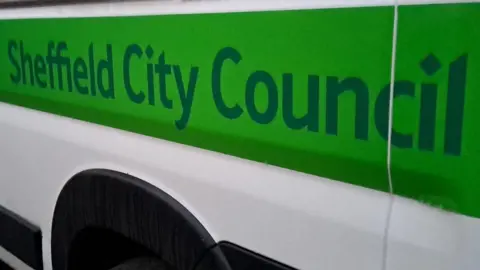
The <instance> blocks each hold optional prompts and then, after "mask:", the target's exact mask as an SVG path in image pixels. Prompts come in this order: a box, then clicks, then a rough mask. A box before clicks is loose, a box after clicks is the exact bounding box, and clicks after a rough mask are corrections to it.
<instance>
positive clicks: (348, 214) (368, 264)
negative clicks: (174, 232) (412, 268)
mask: <svg viewBox="0 0 480 270" xmlns="http://www.w3.org/2000/svg"><path fill="white" fill-rule="evenodd" d="M7 115H8V117H6V116H7ZM0 116H2V117H0V130H1V131H2V132H1V133H0V151H1V153H2V155H0V164H1V165H2V170H0V179H5V180H3V181H1V182H0V193H1V194H0V204H1V205H4V206H5V207H7V208H8V209H10V210H12V211H14V212H16V213H17V214H19V215H21V216H23V217H26V218H27V219H28V220H30V221H31V222H32V223H34V224H37V225H39V226H40V227H41V229H42V231H43V248H44V255H45V256H44V260H45V269H47V270H48V269H51V268H50V267H51V266H50V230H51V223H52V217H53V210H54V207H55V202H56V199H57V196H58V194H59V193H60V190H61V188H62V186H63V185H64V184H65V182H66V181H67V180H68V179H70V178H71V177H72V176H73V175H74V174H76V173H78V172H81V171H83V170H86V169H90V168H106V169H111V170H116V171H120V172H124V173H128V174H131V175H135V176H136V177H139V178H141V179H143V180H145V181H147V182H149V183H151V184H153V185H155V186H157V187H159V188H160V189H162V190H164V191H165V192H167V193H168V194H170V195H171V196H173V197H174V198H175V199H177V200H178V201H179V202H180V203H181V204H183V205H184V206H185V207H186V208H187V209H189V210H190V211H191V212H192V213H193V214H194V215H195V216H196V217H197V218H198V219H199V220H200V222H201V223H202V224H203V225H204V226H205V227H206V228H207V230H208V231H209V232H210V233H211V234H212V236H213V237H214V239H215V240H229V241H232V242H235V243H238V244H240V245H243V246H245V247H248V248H250V249H253V250H255V251H257V252H260V253H262V254H264V255H266V256H269V257H272V258H276V259H278V260H280V261H281V262H283V263H286V264H289V265H292V266H295V267H297V268H299V269H332V270H333V269H365V270H367V269H368V270H374V269H381V260H382V256H383V255H382V248H383V245H382V243H383V232H384V230H385V221H386V216H387V209H388V207H387V205H388V200H389V196H388V195H387V194H385V193H381V192H377V191H372V190H369V189H363V188H358V187H355V186H351V185H347V184H343V183H339V182H334V181H331V180H327V179H322V178H319V177H314V176H310V175H306V174H301V173H298V172H293V171H289V170H284V169H280V168H277V167H273V166H267V165H264V164H261V163H256V162H251V161H247V160H243V159H239V158H235V157H231V156H226V155H222V154H218V153H214V152H210V151H205V150H200V149H196V148H193V147H188V146H183V145H180V144H175V143H171V142H168V141H163V140H158V139H153V138H149V137H145V136H142V135H137V134H133V133H128V132H123V131H118V130H115V129H111V128H106V127H102V126H98V125H93V124H89V123H85V122H81V121H76V120H72V119H68V118H63V117H57V116H55V117H53V116H51V115H49V114H46V113H42V112H37V111H33V110H28V109H23V108H20V107H15V106H11V105H6V104H0ZM346 258H350V259H346Z"/></svg>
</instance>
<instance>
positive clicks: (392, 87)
mask: <svg viewBox="0 0 480 270" xmlns="http://www.w3.org/2000/svg"><path fill="white" fill-rule="evenodd" d="M397 34H398V0H395V3H394V9H393V35H392V56H391V57H392V58H391V63H390V64H391V66H390V95H389V99H388V139H387V178H388V187H389V193H390V194H389V195H390V196H389V200H388V209H387V217H386V221H385V230H384V234H383V259H382V270H386V269H387V263H388V245H389V234H390V223H391V217H392V210H393V201H394V194H393V180H392V172H391V158H392V131H393V100H394V96H395V95H394V91H395V66H396V60H397V57H396V56H397V38H398V35H397Z"/></svg>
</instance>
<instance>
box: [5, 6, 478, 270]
mask: <svg viewBox="0 0 480 270" xmlns="http://www.w3.org/2000/svg"><path fill="white" fill-rule="evenodd" d="M405 1H408V3H409V4H410V2H411V0H405ZM396 4H398V3H396V2H394V0H342V1H337V0H301V1H287V0H284V1H273V0H269V1H200V2H188V3H187V2H179V1H159V2H136V3H135V4H131V3H108V4H95V5H80V6H62V7H45V8H28V9H21V10H16V9H9V10H0V19H13V18H31V17H85V16H117V15H132V16H133V15H140V14H172V13H174V14H176V13H206V12H230V11H253V10H272V9H276V10H278V9H299V8H302V9H305V8H331V7H345V6H373V5H396ZM392 27H394V26H393V25H392ZM394 38H395V37H394ZM393 60H394V59H393ZM394 62H395V61H392V65H393V66H394ZM392 79H394V78H392ZM0 153H1V154H0V179H1V180H0V205H3V206H5V207H6V208H8V209H10V210H11V211H14V212H15V213H17V214H19V215H21V216H22V217H24V218H26V219H28V220H29V221H31V222H32V223H34V224H36V225H38V226H40V227H41V229H42V232H43V251H44V266H45V269H46V270H50V269H51V258H50V255H51V254H50V240H51V237H50V231H51V224H52V217H53V210H54V207H55V203H56V199H57V196H58V194H59V192H60V190H61V189H62V187H63V185H64V184H65V183H66V181H68V179H70V178H71V177H72V176H73V175H75V174H76V173H78V172H81V171H83V170H87V169H92V168H105V169H111V170H116V171H119V172H123V173H127V174H131V175H134V176H136V177H138V178H141V179H143V180H145V181H147V182H149V183H151V184H153V185H155V186H157V187H158V188H160V189H162V190H163V191H165V192H167V193H168V194H170V195H171V196H172V197H174V198H175V199H176V200H178V201H179V202H180V203H181V204H183V205H184V206H185V207H186V208H187V209H188V210H190V211H191V212H192V213H193V214H194V215H195V216H196V217H197V219H199V220H200V222H201V223H202V224H203V225H204V226H205V227H206V228H207V230H208V231H209V232H210V234H211V235H212V236H213V238H214V239H215V240H217V241H220V240H228V241H232V242H234V243H237V244H239V245H242V246H245V247H247V248H249V249H252V250H254V251H256V252H259V253H261V254H263V255H266V256H268V257H271V258H274V259H276V260H278V261H281V262H283V263H285V264H288V265H291V266H293V267H296V268H299V269H305V270H314V269H319V270H352V269H356V270H417V269H418V270H443V269H445V270H447V269H449V270H450V269H451V270H457V269H459V270H470V269H472V270H473V269H478V265H480V259H479V258H478V256H475V254H478V252H480V221H479V220H478V219H473V218H468V217H464V216H461V215H456V214H451V213H447V212H443V211H440V210H436V209H434V208H431V207H428V206H425V205H421V204H419V203H416V202H413V201H410V200H407V199H402V198H398V197H395V196H393V195H391V194H389V193H384V192H378V191H373V190H370V189H365V188H361V187H357V186H352V185H348V184H345V183H341V182H336V181H331V180H329V179H324V178H320V177H315V176H311V175H307V174H303V173H299V172H294V171H291V170H286V169H281V168H278V167H274V166H269V165H265V164H261V163H257V162H251V161H248V160H244V159H239V158H235V157H231V156H227V155H222V154H219V153H215V152H211V151H206V150H201V149H198V148H193V147H188V146H184V145H180V144H175V143H171V142H168V141H164V140H159V139H154V138H150V137H146V136H142V135H138V134H134V133H129V132H125V131H119V130H116V129H112V128H107V127H103V126H99V125H94V124H89V123H86V122H81V121H77V120H73V119H69V118H63V117H59V116H53V115H51V114H47V113H42V112H38V111H33V110H29V109H24V108H20V107H16V106H11V105H7V104H3V103H0ZM346 169H348V168H346ZM1 233H3V232H1ZM0 258H1V259H2V260H5V261H6V262H7V263H10V264H11V265H12V266H15V267H17V268H18V269H28V268H26V266H25V265H24V264H22V263H21V262H20V261H18V260H17V259H15V258H14V257H13V256H11V255H10V254H8V253H7V252H5V250H3V249H0Z"/></svg>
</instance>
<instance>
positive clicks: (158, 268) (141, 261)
mask: <svg viewBox="0 0 480 270" xmlns="http://www.w3.org/2000/svg"><path fill="white" fill-rule="evenodd" d="M110 270H174V269H172V268H171V267H169V266H167V265H166V264H165V263H164V262H162V261H160V260H158V259H155V258H144V257H142V258H135V259H131V260H128V261H126V262H123V263H121V264H119V265H117V266H115V267H113V268H111V269H110Z"/></svg>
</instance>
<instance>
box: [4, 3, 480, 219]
mask: <svg viewBox="0 0 480 270" xmlns="http://www.w3.org/2000/svg"><path fill="white" fill-rule="evenodd" d="M479 7H480V6H479V5H477V4H448V5H432V6H405V7H403V6H402V7H400V8H399V11H400V13H399V25H398V27H399V28H398V29H399V32H398V44H397V55H396V59H397V60H396V74H395V75H396V81H395V98H394V104H393V105H394V117H393V118H394V119H393V120H394V122H393V131H392V140H391V141H392V145H393V149H392V179H393V181H394V182H393V188H394V191H395V192H396V193H397V194H399V195H402V196H407V197H411V198H414V199H417V200H421V201H426V202H427V203H430V204H433V205H436V206H442V207H448V208H449V209H450V210H452V211H456V212H459V213H462V214H468V215H471V216H475V217H480V210H476V208H475V205H474V204H476V201H477V199H476V196H474V194H475V192H477V191H476V190H478V189H479V188H480V185H478V184H476V182H475V177H476V175H477V173H476V168H475V164H474V162H475V160H477V159H478V158H477V155H478V154H477V153H478V151H477V148H478V146H477V145H478V144H475V137H476V134H477V133H476V130H477V129H478V128H477V127H476V125H475V122H474V119H475V115H478V114H476V110H477V109H476V106H475V105H474V104H475V95H476V93H475V90H476V89H477V88H478V87H479V79H478V78H477V77H476V76H475V72H477V73H478V71H480V67H479V64H480V59H479V55H477V53H478V52H479V50H480V43H479V37H480V36H479V34H478V31H480V30H476V28H475V25H480V13H479V10H480V9H479ZM403 14H405V15H403ZM433 22H435V23H437V24H438V26H437V25H435V23H433ZM393 23H394V7H356V8H337V9H321V10H294V11H264V12H244V13H224V14H223V13H219V14H186V15H159V16H140V17H111V18H107V17H105V18H68V19H58V18H57V19H54V18H52V19H22V20H1V21H0V33H2V34H1V36H0V66H1V67H2V69H1V72H0V101H3V102H7V103H11V104H16V105H20V106H24V107H27V108H32V109H36V110H41V111H45V112H49V113H54V114H58V115H62V116H67V117H72V118H76V119H80V120H84V121H89V122H92V123H97V124H101V125H106V126H110V127H115V128H119V129H124V130H128V131H132V132H136V133H140V134H145V135H149V136H153V137H157V138H161V139H166V140H170V141H174V142H179V143H183V144H186V145H191V146H195V147H200V148H204V149H208V150H213V151H217V152H221V153H225V154H229V155H234V156H238V157H242V158H246V159H250V160H254V161H258V162H263V163H267V164H272V165H276V166H280V167H284V168H289V169H293V170H297V171H300V172H305V173H309V174H314V175H318V176H322V177H327V178H330V179H334V180H338V181H343V182H346V183H351V184H354V185H359V186H363V187H368V188H372V189H376V190H380V191H389V186H388V174H387V146H388V145H387V143H388V133H389V130H388V127H389V122H388V121H389V105H390V104H389V103H390V102H389V98H390V71H391V59H392V55H391V52H392V47H393V46H392V37H393ZM119 29H120V31H119ZM470 36H472V37H470ZM479 110H480V109H479ZM479 150H480V149H479ZM477 187H478V188H477Z"/></svg>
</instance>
